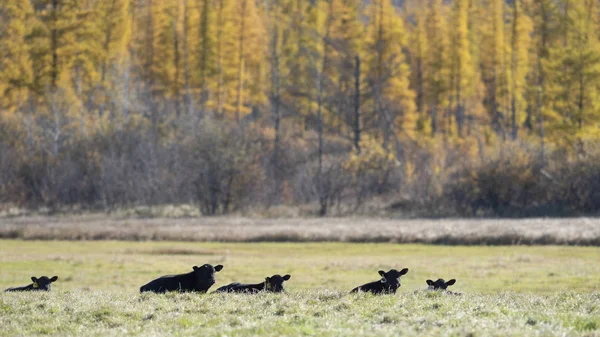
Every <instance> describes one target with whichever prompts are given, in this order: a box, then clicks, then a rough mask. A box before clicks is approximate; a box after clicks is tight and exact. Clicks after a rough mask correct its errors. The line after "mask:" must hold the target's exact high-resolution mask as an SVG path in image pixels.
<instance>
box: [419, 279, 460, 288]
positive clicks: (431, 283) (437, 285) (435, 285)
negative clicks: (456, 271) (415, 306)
mask: <svg viewBox="0 0 600 337" xmlns="http://www.w3.org/2000/svg"><path fill="white" fill-rule="evenodd" d="M426 282H427V285H428V286H429V290H441V291H445V290H446V288H448V287H449V286H451V285H453V284H454V283H456V280H455V279H451V280H450V281H448V282H446V281H444V279H441V278H440V279H437V281H435V282H434V281H432V280H427V281H426Z"/></svg>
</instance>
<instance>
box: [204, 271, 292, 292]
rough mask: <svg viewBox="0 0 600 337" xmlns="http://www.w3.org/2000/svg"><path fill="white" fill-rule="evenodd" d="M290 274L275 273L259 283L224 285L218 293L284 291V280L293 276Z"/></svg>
mask: <svg viewBox="0 0 600 337" xmlns="http://www.w3.org/2000/svg"><path fill="white" fill-rule="evenodd" d="M291 277H292V276H290V275H285V276H281V275H279V274H275V275H273V276H271V277H267V278H265V282H262V283H257V284H242V283H238V282H234V283H231V284H228V285H226V286H222V287H221V288H219V289H217V291H216V292H218V293H251V294H255V293H257V292H259V291H269V292H274V293H280V292H283V291H284V289H283V281H287V280H289V279H290V278H291Z"/></svg>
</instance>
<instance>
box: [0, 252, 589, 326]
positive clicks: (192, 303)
mask: <svg viewBox="0 0 600 337" xmlns="http://www.w3.org/2000/svg"><path fill="white" fill-rule="evenodd" d="M599 261H600V249H599V248H595V247H563V246H536V247H527V246H494V247H487V246H469V247H465V246H428V245H398V244H351V243H302V244H300V243H181V242H123V241H68V242H67V241H20V240H0V288H1V289H4V288H6V287H9V286H18V285H25V284H27V283H28V282H29V278H30V276H42V275H47V276H52V275H58V276H59V277H60V279H59V280H58V281H57V282H56V283H55V284H54V285H53V290H52V292H51V293H0V335H3V336H13V335H47V334H50V335H85V336H106V335H143V336H149V335H150V336H152V335H182V336H198V335H201V336H224V335H227V336H231V335H240V336H296V335H313V336H340V335H344V336H357V335H363V336H397V335H403V336H423V335H429V336H451V335H454V336H481V335H494V336H504V335H522V336H534V335H538V336H540V335H541V336H598V335H600V319H599V318H598V317H600V293H599V291H600V283H599V282H598V280H599V279H600V264H599V263H598V262H599ZM203 263H213V264H216V263H220V264H223V265H224V266H225V268H224V269H223V270H222V271H221V272H219V273H217V274H216V281H217V283H216V284H215V286H213V288H211V291H214V290H215V289H216V288H217V287H219V286H221V285H224V284H227V283H229V282H232V281H242V282H260V281H261V280H263V278H264V277H265V276H270V275H272V274H275V273H280V274H284V273H285V274H287V273H289V274H291V275H292V278H291V280H289V281H288V282H286V289H287V293H286V294H281V295H274V294H260V295H257V296H252V295H243V294H213V293H209V294H206V295H201V294H175V293H172V294H166V295H156V294H148V293H144V294H140V293H139V292H138V291H139V287H140V286H141V285H142V284H144V283H146V282H148V281H150V280H152V279H154V278H156V277H158V276H161V275H165V274H172V273H182V272H186V271H188V270H191V267H192V266H193V265H199V264H203ZM404 267H407V268H409V269H410V271H409V273H408V274H407V275H405V276H404V277H403V278H402V287H401V288H400V290H399V291H398V293H397V294H396V295H392V296H370V295H367V294H358V295H350V294H349V293H348V292H349V290H350V289H352V288H353V287H355V286H357V285H360V284H363V283H366V282H369V281H374V280H377V279H378V278H379V276H378V275H377V270H379V269H390V268H404ZM438 277H443V278H446V279H449V278H456V279H457V280H458V281H457V283H456V285H454V286H452V287H451V289H452V290H454V291H458V292H462V293H463V295H462V296H446V295H442V294H437V293H427V292H425V291H424V289H425V288H426V285H425V280H426V279H427V278H438Z"/></svg>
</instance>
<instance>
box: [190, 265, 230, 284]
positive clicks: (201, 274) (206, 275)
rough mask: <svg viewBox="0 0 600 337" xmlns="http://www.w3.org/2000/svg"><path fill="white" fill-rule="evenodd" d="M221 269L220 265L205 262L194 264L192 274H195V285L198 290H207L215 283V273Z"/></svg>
mask: <svg viewBox="0 0 600 337" xmlns="http://www.w3.org/2000/svg"><path fill="white" fill-rule="evenodd" d="M221 269H223V266H222V265H220V264H219V265H216V266H214V267H213V266H212V265H210V264H205V265H203V266H200V267H198V266H194V274H195V276H196V286H197V287H198V289H200V290H208V288H210V287H211V286H212V285H213V284H215V273H216V272H218V271H221Z"/></svg>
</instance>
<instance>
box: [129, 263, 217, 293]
mask: <svg viewBox="0 0 600 337" xmlns="http://www.w3.org/2000/svg"><path fill="white" fill-rule="evenodd" d="M221 269H223V266H222V265H217V266H214V267H213V266H212V265H210V264H205V265H203V266H201V267H197V266H194V270H193V271H192V272H189V273H187V274H178V275H167V276H162V277H159V278H157V279H155V280H153V281H150V282H149V283H148V284H146V285H143V286H142V287H141V288H140V292H145V291H152V292H155V293H164V292H167V291H181V292H184V291H199V292H206V291H207V290H208V289H209V288H210V287H211V286H212V285H213V284H215V273H216V272H218V271H220V270H221Z"/></svg>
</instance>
